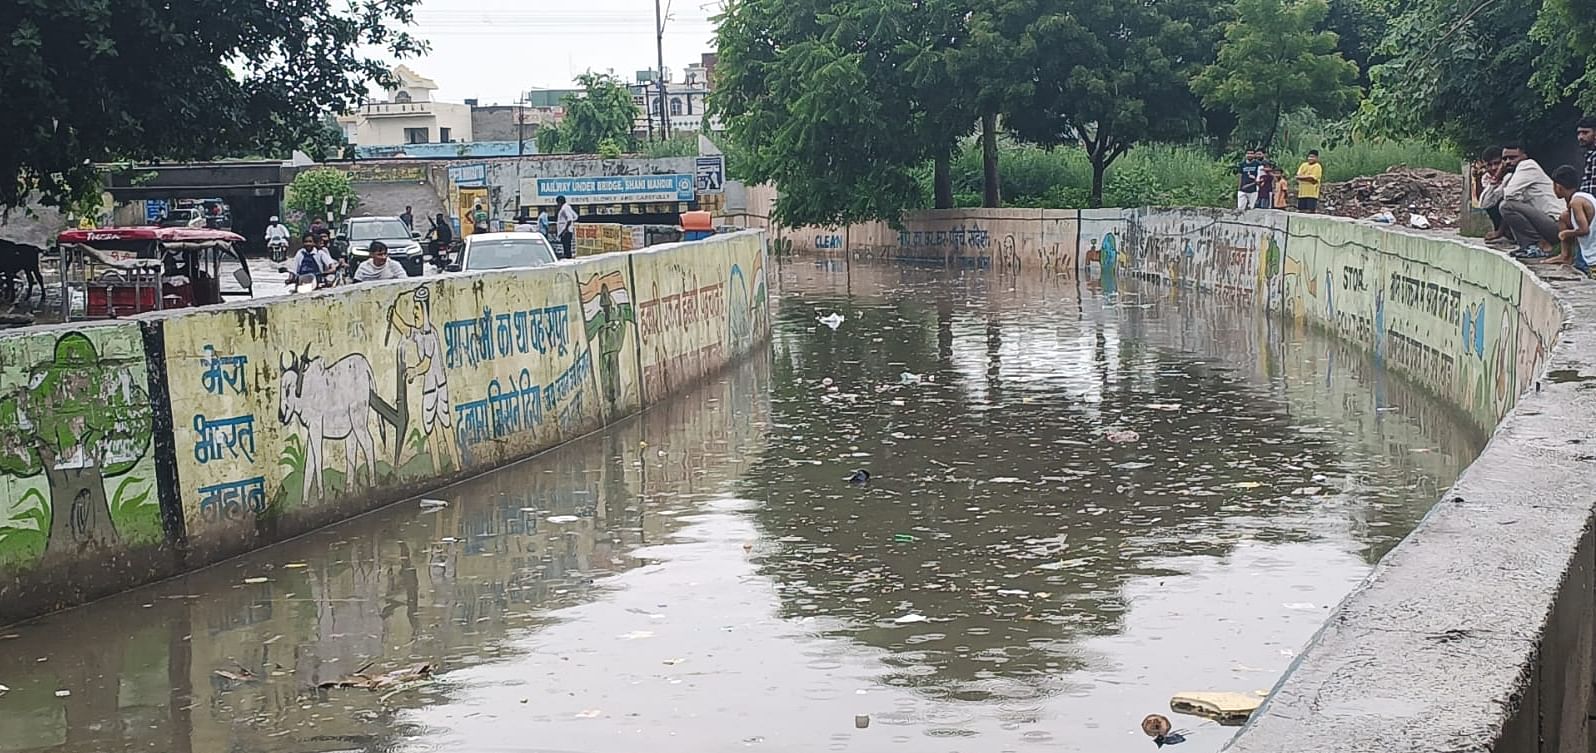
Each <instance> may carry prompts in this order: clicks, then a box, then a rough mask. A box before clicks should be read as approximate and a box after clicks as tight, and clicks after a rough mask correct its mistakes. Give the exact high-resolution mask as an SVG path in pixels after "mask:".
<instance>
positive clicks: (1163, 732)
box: [1142, 714, 1186, 748]
mask: <svg viewBox="0 0 1596 753" xmlns="http://www.w3.org/2000/svg"><path fill="white" fill-rule="evenodd" d="M1142 733H1143V734H1145V735H1147V736H1148V737H1151V738H1153V744H1154V745H1157V746H1158V747H1160V748H1162V747H1164V746H1165V745H1178V744H1180V743H1183V742H1186V736H1185V735H1182V734H1181V733H1179V732H1176V731H1174V725H1172V724H1170V723H1169V717H1167V716H1164V715H1163V714H1148V715H1147V716H1146V718H1144V719H1142Z"/></svg>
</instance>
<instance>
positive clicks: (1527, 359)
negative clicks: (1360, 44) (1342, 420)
mask: <svg viewBox="0 0 1596 753" xmlns="http://www.w3.org/2000/svg"><path fill="white" fill-rule="evenodd" d="M779 235H780V236H782V237H784V238H785V239H787V240H789V241H790V242H791V243H792V245H793V247H794V248H795V249H797V250H799V251H800V252H801V253H802V252H808V253H810V254H818V255H821V256H832V257H842V258H847V259H850V260H891V261H897V262H907V263H921V264H933V265H938V266H947V267H951V268H980V269H993V270H997V271H998V272H999V273H1002V274H1011V275H1014V276H1015V277H1016V279H1017V280H1026V279H1034V278H1038V277H1040V278H1048V279H1068V278H1072V277H1073V278H1077V279H1078V278H1082V277H1085V278H1095V279H1096V280H1098V281H1099V282H1100V283H1101V285H1102V288H1103V289H1104V291H1105V293H1108V294H1113V293H1114V292H1115V289H1116V284H1117V281H1119V280H1122V279H1124V278H1125V277H1126V276H1135V277H1138V278H1140V279H1142V280H1144V281H1146V282H1150V283H1152V284H1154V285H1157V286H1163V287H1166V288H1169V289H1172V290H1175V291H1185V290H1190V291H1194V292H1196V293H1198V294H1200V295H1204V296H1210V295H1219V296H1223V297H1227V298H1233V299H1238V300H1250V301H1253V302H1254V303H1256V304H1258V305H1262V306H1266V307H1268V308H1269V309H1270V310H1271V311H1275V312H1279V315H1280V316H1282V317H1283V318H1285V319H1286V320H1287V321H1289V322H1292V323H1295V324H1298V325H1306V324H1312V325H1315V326H1320V327H1323V328H1325V329H1327V330H1329V331H1331V332H1334V333H1336V334H1337V335H1339V336H1340V337H1341V338H1344V339H1345V340H1346V341H1348V342H1350V343H1352V344H1354V345H1356V346H1358V347H1360V348H1363V349H1365V350H1367V351H1370V352H1372V353H1373V354H1374V355H1375V358H1376V360H1377V361H1378V362H1380V363H1382V364H1383V365H1384V366H1385V367H1386V368H1387V369H1389V370H1391V371H1395V372H1399V373H1401V374H1403V375H1405V376H1406V377H1408V378H1409V379H1411V380H1412V381H1413V382H1414V383H1416V384H1417V385H1419V386H1421V387H1422V388H1423V389H1425V390H1428V391H1430V392H1432V393H1433V394H1435V395H1437V396H1439V397H1441V398H1443V399H1445V400H1447V401H1449V402H1451V403H1453V404H1455V405H1457V406H1459V407H1460V408H1462V409H1464V410H1465V411H1466V412H1467V414H1468V415H1470V416H1471V417H1472V418H1473V419H1474V421H1475V422H1476V423H1477V424H1479V425H1480V426H1481V427H1482V428H1485V429H1489V430H1492V431H1493V432H1494V433H1493V435H1492V439H1491V441H1490V443H1489V444H1488V446H1487V447H1486V449H1485V451H1484V452H1483V453H1482V454H1481V455H1480V457H1479V458H1477V459H1476V460H1475V462H1474V463H1473V464H1472V465H1471V466H1470V467H1469V468H1468V469H1467V470H1466V471H1465V472H1464V473H1463V474H1462V476H1461V477H1460V479H1459V481H1458V483H1457V484H1456V486H1455V487H1454V488H1452V489H1451V490H1449V491H1448V492H1447V493H1446V494H1445V495H1444V496H1443V498H1442V499H1441V500H1440V501H1439V503H1438V504H1437V505H1436V507H1435V508H1434V509H1432V510H1431V512H1430V513H1429V515H1428V516H1426V518H1425V519H1424V521H1422V522H1421V523H1420V525H1419V526H1418V527H1417V528H1416V529H1415V530H1414V531H1413V533H1412V534H1410V535H1409V536H1408V537H1407V538H1406V539H1405V540H1404V541H1403V542H1402V543H1401V544H1400V545H1398V546H1397V547H1396V548H1395V549H1394V550H1393V551H1392V552H1391V553H1390V554H1389V555H1387V556H1386V557H1385V558H1384V559H1383V560H1381V562H1380V563H1379V565H1378V566H1377V567H1376V568H1375V570H1374V572H1373V573H1372V574H1371V575H1370V576H1369V578H1368V579H1367V580H1366V581H1365V582H1364V583H1363V584H1362V585H1360V586H1359V587H1358V589H1357V590H1356V591H1355V592H1354V593H1353V594H1351V595H1350V596H1348V597H1347V599H1346V600H1345V601H1344V602H1343V603H1342V604H1341V605H1340V606H1339V607H1338V608H1337V609H1336V610H1335V612H1334V613H1333V614H1332V616H1331V618H1330V620H1329V621H1328V622H1327V623H1326V625H1325V627H1324V628H1323V629H1322V630H1321V632H1320V633H1319V634H1318V635H1317V636H1316V637H1315V638H1314V639H1313V641H1312V642H1311V643H1310V645H1309V646H1308V647H1307V648H1306V649H1305V650H1304V651H1303V652H1302V654H1301V655H1300V656H1299V658H1298V660H1297V661H1296V662H1295V663H1294V664H1293V666H1292V668H1291V670H1290V671H1289V672H1288V673H1287V674H1286V675H1285V676H1284V677H1283V678H1282V679H1281V681H1280V682H1279V684H1278V685H1277V686H1276V687H1275V689H1274V690H1273V692H1272V693H1271V694H1270V697H1269V700H1268V701H1267V702H1266V703H1265V705H1264V706H1263V707H1262V708H1261V709H1260V710H1259V711H1258V712H1257V713H1256V714H1254V716H1253V719H1252V721H1251V722H1250V723H1249V725H1248V726H1247V727H1245V728H1243V729H1242V731H1241V732H1240V733H1239V734H1238V735H1237V737H1236V738H1235V739H1234V740H1232V741H1231V743H1230V744H1229V746H1228V748H1227V749H1228V750H1231V751H1236V752H1237V753H1279V751H1283V750H1292V751H1299V752H1300V751H1310V752H1312V751H1324V752H1325V753H1330V751H1336V752H1338V753H1340V752H1344V751H1348V750H1352V751H1371V750H1393V749H1399V750H1413V751H1437V752H1440V751H1456V750H1493V751H1588V750H1593V749H1596V737H1593V735H1592V733H1591V728H1590V726H1589V725H1590V719H1591V718H1592V716H1593V715H1596V705H1593V700H1596V698H1593V692H1592V683H1593V680H1596V674H1593V673H1596V632H1593V631H1596V515H1593V500H1592V494H1591V493H1590V489H1591V487H1590V483H1589V480H1588V477H1587V476H1586V473H1588V468H1589V465H1590V464H1591V463H1596V450H1593V449H1591V448H1590V447H1589V446H1588V445H1589V442H1590V440H1589V437H1588V435H1589V434H1590V433H1591V429H1592V427H1593V426H1596V404H1593V401H1592V400H1591V393H1590V391H1589V389H1588V387H1589V384H1590V383H1591V382H1593V381H1596V363H1593V362H1592V361H1593V358H1592V354H1596V327H1593V326H1592V325H1591V324H1590V322H1592V321H1593V319H1596V306H1592V305H1591V304H1590V301H1591V299H1592V296H1591V292H1590V285H1591V284H1592V283H1590V282H1589V281H1586V280H1572V279H1570V280H1564V281H1552V282H1547V281H1543V280H1541V279H1539V278H1537V277H1536V276H1535V275H1534V274H1531V273H1530V272H1529V271H1528V270H1527V269H1526V268H1525V267H1523V266H1522V265H1520V264H1518V263H1516V262H1514V261H1512V260H1511V259H1509V258H1508V257H1507V256H1505V255H1504V254H1502V253H1499V252H1497V251H1493V250H1489V249H1486V248H1483V247H1480V246H1476V245H1472V244H1469V243H1465V242H1463V241H1462V240H1459V239H1448V238H1444V237H1439V236H1435V235H1421V234H1418V233H1415V232H1412V231H1405V230H1402V229H1399V228H1391V227H1388V226H1377V225H1370V224H1366V223H1359V222H1352V221H1347V220H1340V219H1334V218H1325V217H1314V216H1306V215H1299V214H1287V213H1280V212H1246V213H1236V212H1229V211H1215V210H1090V211H1080V212H1075V211H1069V212H1054V211H1047V210H967V211H938V212H925V213H920V214H917V215H914V216H911V217H909V218H908V219H907V221H906V222H905V226H904V229H903V230H902V231H891V230H890V229H888V228H886V227H885V226H883V225H879V224H869V225H862V226H854V227H850V228H842V229H836V230H832V229H820V230H815V229H803V230H799V231H791V230H788V231H782V232H781V233H779ZM1137 713H1141V712H1140V711H1138V712H1137Z"/></svg>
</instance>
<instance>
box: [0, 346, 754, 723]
mask: <svg viewBox="0 0 1596 753" xmlns="http://www.w3.org/2000/svg"><path fill="white" fill-rule="evenodd" d="M767 381H768V365H766V364H763V363H751V364H748V365H746V366H744V367H742V368H740V369H738V370H736V371H734V372H732V373H730V374H728V375H727V376H726V377H725V378H724V379H723V380H721V381H720V382H719V383H717V384H714V385H711V386H709V387H707V388H706V389H704V390H701V391H699V392H697V393H694V394H691V395H689V396H686V397H685V398H684V399H683V400H681V401H677V402H675V403H672V404H668V405H663V406H660V407H659V408H657V409H656V410H653V411H650V412H648V413H646V414H644V415H643V416H640V417H638V418H636V419H634V420H632V421H629V422H626V423H623V424H620V425H618V426H617V427H615V428H614V429H612V430H611V431H608V432H605V433H603V434H599V435H593V436H590V437H586V438H584V439H580V440H577V441H576V442H574V443H572V444H571V445H568V446H566V447H563V448H560V449H559V450H557V451H554V452H551V453H548V454H546V455H544V456H542V457H539V458H536V459H533V460H532V461H528V462H526V463H522V464H519V465H516V466H512V467H509V468H506V469H504V470H502V471H500V472H498V473H496V474H493V475H491V476H486V477H483V478H480V479H477V480H474V481H471V482H468V483H466V484H462V485H460V486H458V487H455V488H452V489H449V490H446V491H445V492H442V493H439V494H437V495H434V496H436V497H438V498H440V499H444V500H447V501H448V502H449V505H448V506H446V507H443V508H442V509H438V510H435V511H422V510H421V509H420V508H419V507H418V506H415V505H413V504H406V505H402V506H396V507H392V508H388V509H385V510H383V511H380V512H378V513H375V514H373V515H369V516H366V517H364V518H360V519H358V520H355V521H351V522H349V523H347V524H344V525H341V526H338V527H335V528H332V529H327V530H325V531H322V532H318V533H316V534H314V535H312V536H309V537H306V538H304V539H301V540H299V541H295V542H290V543H288V544H286V545H283V546H279V547H275V548H273V549H270V550H266V551H263V552H258V553H256V554H255V555H253V556H250V557H245V558H242V559H240V560H236V561H233V562H229V563H224V564H223V565H222V566H220V567H217V568H213V569H210V570H206V571H203V572H200V573H195V574H192V575H190V576H188V577H185V578H182V579H179V580H176V581H172V582H169V583H166V584H161V585H159V586H157V587H154V588H148V589H143V590H140V591H137V592H134V593H130V594H124V595H122V596H119V597H116V598H113V599H109V600H106V601H104V602H100V603H96V604H94V605H91V606H90V607H87V608H84V609H78V610H73V611H70V612H65V613H61V614H58V615H54V616H51V617H48V618H46V619H44V620H41V621H38V622H36V623H32V624H27V625H22V626H17V627H14V628H11V629H10V630H9V631H7V634H6V635H5V639H4V640H0V683H3V684H5V685H7V686H9V687H10V691H9V692H8V693H5V694H4V695H0V708H3V712H4V713H0V741H3V742H0V749H3V750H17V751H44V750H49V751H60V752H61V753H69V752H70V753H76V752H77V751H84V752H87V751H116V750H152V749H153V750H172V751H225V750H249V751H344V750H363V751H386V750H400V749H405V748H406V747H407V746H412V745H417V744H420V743H419V741H422V740H424V739H425V738H426V737H427V736H428V735H430V734H433V733H434V732H436V730H432V729H429V728H428V727H427V726H426V725H423V724H418V723H416V722H415V721H414V720H411V719H408V718H407V717H408V714H407V711H408V710H411V709H415V708H419V707H422V706H427V705H433V704H443V703H448V702H449V700H450V699H451V698H454V697H456V696H457V695H458V694H459V691H460V687H459V684H458V683H457V682H455V681H454V680H453V679H452V678H451V676H450V674H449V671H450V670H455V669H459V668H462V667H470V666H476V665H483V664H492V663H495V662H512V661H515V660H516V658H517V657H520V656H523V655H524V654H525V653H526V649H525V647H523V646H521V645H518V639H519V638H520V637H522V636H524V635H526V634H528V633H532V632H536V631H537V630H539V629H540V628H542V627H544V626H546V625H549V624H551V623H552V622H554V621H555V620H557V619H558V617H557V616H556V615H558V614H559V613H560V610H562V609H564V608H568V607H571V606H573V605H578V604H583V603H587V602H590V601H592V600H593V599H594V598H597V597H599V596H601V595H602V594H603V592H604V588H605V585H604V582H605V578H606V577H607V576H610V575H613V574H614V573H618V572H622V571H625V570H629V569H632V568H636V567H639V566H640V565H643V564H644V563H645V560H644V559H642V558H640V557H639V556H638V555H637V554H636V551H637V550H638V548H639V547H641V546H645V545H648V544H651V543H654V542H657V541H660V540H662V539H663V538H665V537H667V536H668V535H670V533H671V532H672V531H676V530H679V529H680V528H681V527H682V525H683V523H682V522H681V520H680V519H679V516H680V515H682V514H684V513H686V512H689V511H691V510H693V509H694V508H695V506H696V505H697V504H699V503H701V502H702V500H703V499H704V497H705V496H707V495H711V494H713V493H716V492H718V491H719V489H718V488H717V484H723V483H724V482H725V481H726V480H728V479H732V478H735V477H736V476H737V474H738V473H739V471H740V470H741V469H742V468H743V467H744V466H745V465H746V464H747V462H748V460H749V458H751V457H752V454H753V453H757V452H758V449H759V444H760V431H761V429H762V427H763V426H764V424H765V420H766V415H767V413H768V410H769V405H768V401H767V400H765V399H764V398H763V397H762V396H763V395H765V394H766V392H767ZM258 578H265V579H266V581H265V582H259V583H256V582H246V580H249V581H254V580H255V579H258ZM419 661H426V662H434V663H437V664H439V665H440V666H441V667H442V668H443V669H444V672H443V673H442V674H441V675H440V676H439V678H438V681H437V682H435V683H432V684H430V685H427V686H425V687H421V688H419V689H416V690H413V691H407V692H402V693H397V694H392V695H385V694H382V693H373V692H368V691H365V690H360V689H334V690H318V689H316V688H317V686H318V685H319V684H320V683H323V682H328V681H333V680H337V679H339V678H342V677H344V676H346V675H348V674H351V673H354V672H356V671H358V670H360V669H361V668H362V667H363V666H366V665H368V664H370V665H372V667H373V671H385V670H389V669H395V668H398V667H401V666H404V665H407V664H410V663H413V662H419ZM218 670H220V671H221V673H224V674H225V675H229V676H231V677H228V676H224V674H218ZM239 678H243V679H239ZM58 693H63V695H58Z"/></svg>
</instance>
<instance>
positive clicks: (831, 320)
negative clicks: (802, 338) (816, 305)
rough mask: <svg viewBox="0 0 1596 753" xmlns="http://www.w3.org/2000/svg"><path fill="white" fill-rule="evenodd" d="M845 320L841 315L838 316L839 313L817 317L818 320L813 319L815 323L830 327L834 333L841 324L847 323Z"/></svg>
mask: <svg viewBox="0 0 1596 753" xmlns="http://www.w3.org/2000/svg"><path fill="white" fill-rule="evenodd" d="M847 319H848V318H847V317H845V316H843V315H842V314H839V313H837V312H835V311H833V312H831V313H830V314H827V315H826V316H822V317H819V318H818V319H815V321H817V322H820V323H821V324H824V325H826V326H827V327H830V328H831V330H832V331H833V332H835V331H837V328H838V327H841V326H842V323H843V322H845V321H847Z"/></svg>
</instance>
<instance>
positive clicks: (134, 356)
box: [0, 325, 162, 570]
mask: <svg viewBox="0 0 1596 753" xmlns="http://www.w3.org/2000/svg"><path fill="white" fill-rule="evenodd" d="M148 385H149V375H148V368H147V365H146V363H145V358H144V349H143V340H142V338H141V336H140V333H139V328H138V326H137V325H110V326H103V327H89V328H83V329H77V330H47V331H43V332H36V333H30V334H27V335H22V336H13V337H6V338H3V339H0V570H16V569H23V568H27V567H31V566H33V565H34V564H36V563H38V562H39V561H40V560H41V559H43V558H44V557H46V556H50V557H52V558H53V557H56V556H61V557H77V556H80V555H82V554H84V553H86V552H91V551H94V550H103V551H112V550H116V549H125V548H129V547H134V546H139V545H154V544H159V543H160V541H161V540H162V530H161V520H160V510H159V503H158V500H157V495H156V493H155V460H154V457H153V455H154V453H153V452H152V450H151V447H150V442H151V432H152V429H153V426H152V420H151V416H152V413H151V407H150V396H149V390H148Z"/></svg>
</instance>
